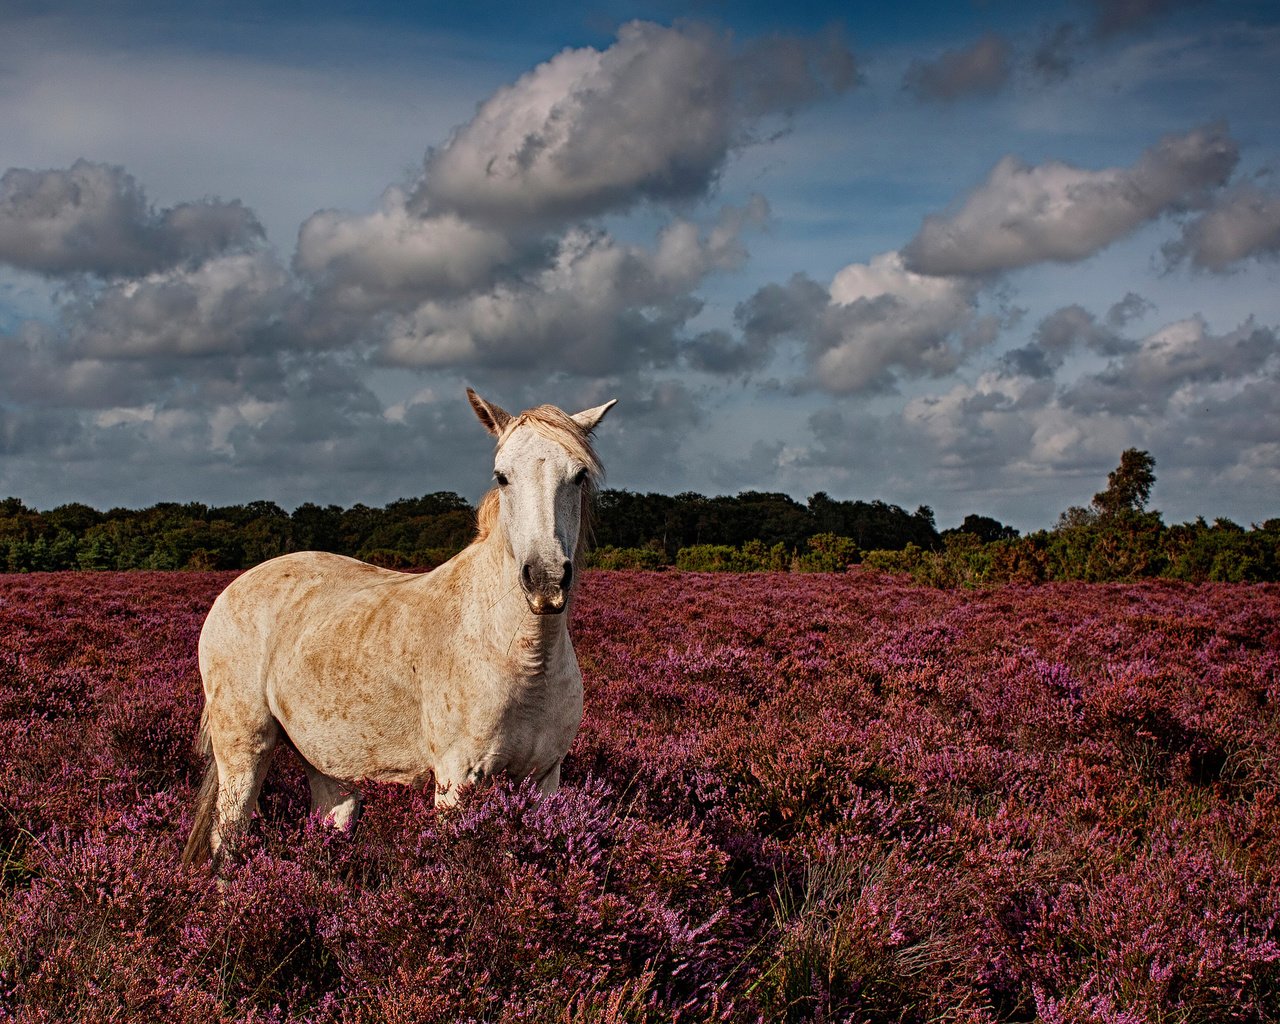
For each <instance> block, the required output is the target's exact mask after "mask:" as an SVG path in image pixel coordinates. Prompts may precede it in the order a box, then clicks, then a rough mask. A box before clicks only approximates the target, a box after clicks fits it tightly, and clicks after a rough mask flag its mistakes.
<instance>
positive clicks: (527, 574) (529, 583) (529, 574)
mask: <svg viewBox="0 0 1280 1024" xmlns="http://www.w3.org/2000/svg"><path fill="white" fill-rule="evenodd" d="M520 579H521V580H523V581H524V585H525V587H526V588H528V589H532V588H533V570H532V569H531V568H530V567H529V563H528V562H525V563H524V566H523V568H521V570H520Z"/></svg>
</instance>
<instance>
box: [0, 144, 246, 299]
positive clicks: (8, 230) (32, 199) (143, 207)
mask: <svg viewBox="0 0 1280 1024" xmlns="http://www.w3.org/2000/svg"><path fill="white" fill-rule="evenodd" d="M263 237H264V233H263V230H262V225H261V224H259V223H258V220H257V218H256V217H255V216H254V215H253V213H252V211H250V210H249V209H247V208H246V207H245V206H243V205H242V204H241V203H239V202H221V201H219V200H215V199H206V200H202V201H199V202H192V203H182V204H180V205H178V206H174V207H171V208H170V209H167V210H161V211H156V210H154V209H153V208H152V207H151V206H150V204H149V203H148V202H147V199H146V195H145V193H144V192H143V190H142V188H141V187H140V186H139V185H138V183H137V182H136V181H135V180H134V179H133V177H132V176H131V175H129V174H128V173H126V172H125V170H124V168H122V167H115V166H112V165H109V164H99V163H91V162H89V161H87V160H77V161H76V162H75V163H74V164H72V166H71V167H70V168H69V169H68V170H45V171H30V170H24V169H22V168H11V169H9V170H8V171H6V172H5V173H4V175H3V177H0V263H8V264H10V265H12V266H15V267H20V268H21V269H23V270H31V271H35V272H37V273H41V274H48V275H62V274H75V273H87V274H97V275H100V276H102V277H116V276H124V275H130V274H140V273H147V272H149V271H153V270H158V269H162V268H165V267H170V266H174V265H176V264H178V263H183V262H188V261H198V260H202V259H206V258H208V257H210V256H213V255H216V254H218V253H222V252H227V251H229V250H238V249H246V248H248V247H251V246H253V245H255V244H257V243H258V242H260V241H261V240H262V239H263Z"/></svg>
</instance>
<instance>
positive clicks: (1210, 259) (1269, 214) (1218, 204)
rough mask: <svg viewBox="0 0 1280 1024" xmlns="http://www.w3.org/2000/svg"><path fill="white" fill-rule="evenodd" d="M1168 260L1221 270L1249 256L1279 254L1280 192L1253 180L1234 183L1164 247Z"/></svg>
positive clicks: (1272, 256)
mask: <svg viewBox="0 0 1280 1024" xmlns="http://www.w3.org/2000/svg"><path fill="white" fill-rule="evenodd" d="M1165 255H1166V256H1167V257H1168V258H1169V260H1170V262H1171V263H1176V262H1178V261H1180V260H1183V259H1189V260H1190V261H1191V263H1192V265H1193V266H1196V267H1199V268H1201V269H1203V270H1212V271H1216V272H1221V271H1224V270H1228V269H1231V268H1232V267H1234V266H1235V265H1236V264H1238V263H1240V262H1242V261H1243V260H1246V259H1249V258H1250V257H1254V256H1257V257H1270V258H1275V257H1276V256H1280V192H1277V191H1274V190H1270V191H1269V190H1267V189H1263V188H1259V187H1258V186H1257V185H1254V184H1252V183H1242V184H1240V185H1236V186H1233V187H1232V188H1230V189H1228V190H1227V191H1226V192H1225V193H1223V194H1222V195H1221V196H1219V197H1218V198H1217V199H1216V200H1215V202H1214V203H1213V205H1212V206H1211V207H1209V209H1208V210H1206V211H1205V212H1204V213H1203V214H1201V215H1200V216H1199V217H1197V218H1195V219H1194V220H1192V221H1190V222H1189V223H1188V224H1187V225H1186V227H1185V228H1184V229H1183V231H1182V236H1181V238H1180V239H1179V240H1178V241H1176V242H1172V243H1170V244H1169V245H1167V246H1165Z"/></svg>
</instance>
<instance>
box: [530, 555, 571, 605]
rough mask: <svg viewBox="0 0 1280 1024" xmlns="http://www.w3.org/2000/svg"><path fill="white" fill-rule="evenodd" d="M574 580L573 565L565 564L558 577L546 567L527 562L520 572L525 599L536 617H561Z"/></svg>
mask: <svg viewBox="0 0 1280 1024" xmlns="http://www.w3.org/2000/svg"><path fill="white" fill-rule="evenodd" d="M572 580H573V564H572V563H571V562H565V563H564V564H563V565H561V567H560V572H559V574H558V576H557V574H555V573H554V572H552V573H549V572H547V571H546V569H545V568H544V567H535V566H534V565H533V564H532V563H529V562H526V563H525V564H524V566H523V567H522V568H521V570H520V584H521V586H522V587H523V588H524V599H525V601H526V602H527V603H528V605H529V611H531V612H533V614H534V615H559V614H560V613H561V612H562V611H564V608H565V605H566V604H567V603H568V597H569V584H570V583H571V582H572Z"/></svg>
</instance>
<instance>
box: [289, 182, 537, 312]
mask: <svg viewBox="0 0 1280 1024" xmlns="http://www.w3.org/2000/svg"><path fill="white" fill-rule="evenodd" d="M407 198H408V197H407V195H406V193H405V191H404V190H403V189H401V188H395V187H393V188H390V189H388V190H387V192H386V194H385V195H384V196H383V201H382V204H381V207H380V208H379V209H378V210H377V211H376V212H374V213H371V214H367V215H363V216H362V215H357V214H345V213H340V212H338V211H336V210H321V211H319V212H318V213H315V214H313V215H312V216H311V217H309V218H308V219H307V220H306V221H305V222H304V223H303V225H302V228H301V229H300V230H299V232H298V248H297V252H296V254H295V256H294V266H295V268H296V269H297V270H298V271H299V272H301V273H302V274H303V275H305V276H306V277H308V278H309V279H311V280H313V281H315V282H316V283H318V284H319V285H320V286H321V287H323V288H324V289H326V290H327V291H328V292H329V293H330V295H331V297H332V298H333V300H334V301H335V302H336V303H337V304H338V305H339V306H341V307H343V308H346V309H353V310H375V309H381V308H385V307H386V306H388V305H394V304H397V303H402V302H405V301H412V300H415V299H421V298H422V297H423V296H424V295H440V294H456V293H460V292H465V291H470V290H474V289H477V288H480V287H483V286H485V285H486V284H489V283H490V282H491V281H492V277H493V274H494V271H495V269H496V268H497V267H498V266H499V265H501V264H502V263H504V262H505V261H508V260H510V259H511V258H512V256H513V253H514V247H513V244H512V242H511V241H510V240H509V239H508V237H507V236H506V235H505V234H503V233H502V232H500V231H497V230H495V229H493V228H489V227H485V226H483V225H479V224H474V223H472V222H470V221H467V220H464V219H463V218H461V217H459V216H458V215H457V214H455V213H443V214H440V215H437V216H420V215H418V214H415V213H411V212H410V211H409V210H408V208H407Z"/></svg>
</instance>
